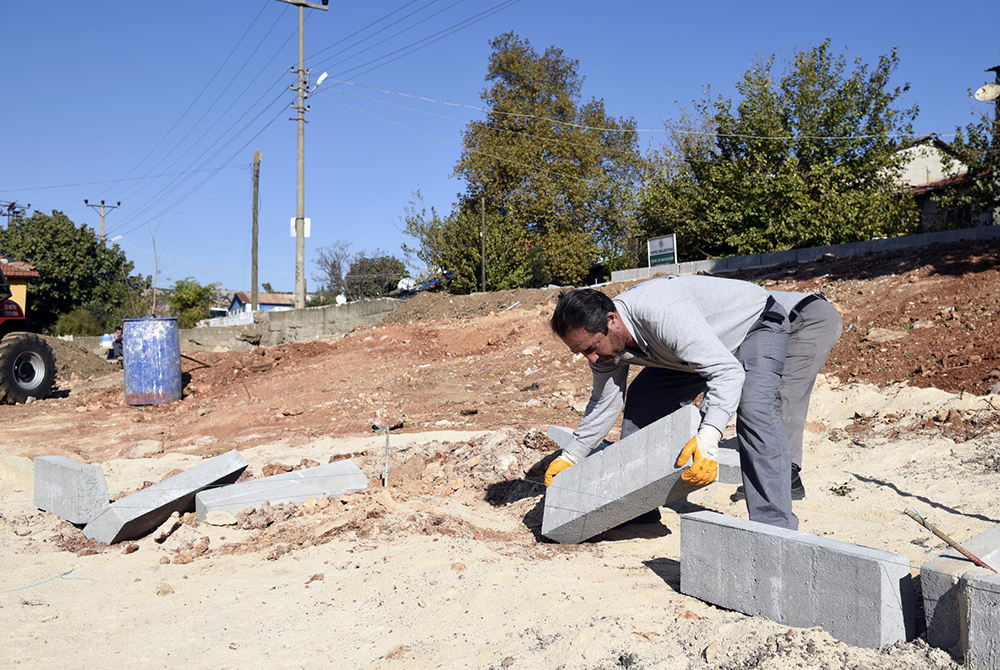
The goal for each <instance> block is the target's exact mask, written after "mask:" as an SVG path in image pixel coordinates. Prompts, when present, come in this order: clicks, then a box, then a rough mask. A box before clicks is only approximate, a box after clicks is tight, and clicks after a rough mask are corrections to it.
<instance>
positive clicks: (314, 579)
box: [306, 572, 326, 584]
mask: <svg viewBox="0 0 1000 670" xmlns="http://www.w3.org/2000/svg"><path fill="white" fill-rule="evenodd" d="M325 578H326V575H324V574H323V573H322V572H317V573H316V574H315V575H313V576H312V577H310V578H309V579H307V580H306V584H309V583H310V582H321V581H323V580H324V579H325Z"/></svg>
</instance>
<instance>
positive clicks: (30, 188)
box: [0, 165, 246, 202]
mask: <svg viewBox="0 0 1000 670" xmlns="http://www.w3.org/2000/svg"><path fill="white" fill-rule="evenodd" d="M216 169H221V170H233V169H246V166H245V165H230V166H228V167H222V168H205V169H204V170H189V171H188V172H166V173H164V174H154V175H151V176H147V177H119V178H118V179H104V180H101V181H79V182H76V183H75V184H53V185H52V186H27V187H25V188H5V189H0V193H10V192H14V191H43V190H46V189H54V188H70V187H73V186H93V185H94V184H112V183H114V184H117V183H119V182H123V181H135V180H138V179H159V178H160V177H173V176H176V175H184V174H191V173H193V172H207V171H208V170H216ZM73 202H76V200H73Z"/></svg>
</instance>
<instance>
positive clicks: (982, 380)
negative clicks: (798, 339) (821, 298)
mask: <svg viewBox="0 0 1000 670" xmlns="http://www.w3.org/2000/svg"><path fill="white" fill-rule="evenodd" d="M735 276H737V277H739V278H741V279H748V280H751V281H756V282H757V283H759V284H761V285H762V286H764V287H765V288H768V289H776V290H783V291H806V292H810V293H823V294H824V295H826V297H827V298H829V299H830V300H831V302H833V304H834V305H835V306H836V307H837V309H838V310H840V313H841V315H842V316H843V319H844V333H843V334H842V335H841V337H840V340H839V341H838V342H837V345H836V347H834V350H833V352H832V354H831V356H830V360H829V362H828V363H827V367H826V368H825V371H826V372H833V373H834V374H836V375H837V376H838V377H839V378H840V379H841V380H842V381H861V382H869V383H873V384H878V385H880V386H881V385H885V384H888V383H891V382H896V381H903V380H906V381H907V382H908V383H909V384H912V385H913V386H919V387H930V386H932V387H935V388H939V389H943V390H945V391H950V392H953V393H957V392H960V391H969V392H972V393H977V394H984V393H987V392H988V391H989V389H990V388H991V387H992V386H993V385H994V384H996V383H997V381H998V380H1000V338H998V337H996V332H997V329H998V328H1000V292H998V291H997V287H998V286H1000V241H996V240H989V241H977V242H960V243H956V244H947V245H938V246H934V247H927V248H925V249H915V250H909V251H906V252H899V253H883V254H870V255H867V256H862V257H858V258H847V259H841V258H835V257H829V258H824V259H821V260H819V261H817V262H815V263H804V264H801V265H791V266H784V267H781V268H770V269H767V270H757V271H751V272H744V273H741V274H739V275H735Z"/></svg>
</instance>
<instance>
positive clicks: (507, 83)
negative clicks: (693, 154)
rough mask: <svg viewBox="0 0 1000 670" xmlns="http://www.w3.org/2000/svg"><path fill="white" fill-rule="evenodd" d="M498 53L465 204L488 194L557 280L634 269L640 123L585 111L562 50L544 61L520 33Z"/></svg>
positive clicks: (470, 143) (593, 103) (471, 152)
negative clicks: (598, 266)
mask: <svg viewBox="0 0 1000 670" xmlns="http://www.w3.org/2000/svg"><path fill="white" fill-rule="evenodd" d="M491 46H492V49H493V52H492V55H491V57H490V60H489V64H488V66H487V73H486V80H487V82H489V87H488V88H487V89H486V90H484V92H483V94H482V100H483V102H484V103H485V106H486V108H487V110H488V111H487V114H486V118H485V119H484V120H482V121H473V122H471V123H469V125H468V126H467V127H466V130H465V132H464V136H463V151H462V155H461V157H460V158H459V161H458V163H457V164H456V166H455V174H457V175H459V176H461V177H463V178H464V179H465V181H466V183H467V191H466V193H465V196H464V198H463V199H462V201H461V202H462V203H464V202H466V201H477V200H478V199H479V197H480V196H481V195H485V196H486V200H487V202H488V203H491V204H492V206H493V207H494V208H496V209H497V210H498V211H499V213H500V216H501V217H502V218H503V219H504V220H505V221H506V222H509V223H510V224H511V225H516V226H519V227H521V228H523V229H524V231H525V234H526V235H527V236H528V238H529V242H528V245H527V246H528V247H537V248H539V249H541V250H542V252H543V253H544V259H545V265H546V270H547V272H548V273H549V274H550V275H551V277H552V279H554V280H557V281H561V282H566V283H572V282H578V281H579V280H580V279H582V278H583V277H584V276H585V275H586V274H587V272H588V271H589V269H590V265H591V264H592V262H593V261H595V260H598V259H600V260H603V261H604V262H605V263H606V264H607V265H609V266H611V267H617V266H618V265H624V264H628V263H629V262H631V260H630V259H626V258H625V257H623V255H622V249H623V247H622V245H621V244H620V242H621V241H622V240H623V239H627V238H629V237H634V235H635V229H636V228H637V224H636V206H635V203H636V195H637V193H638V190H639V186H640V177H641V174H642V169H641V168H642V159H641V156H640V153H639V149H638V138H637V135H636V132H635V123H634V121H633V120H632V119H615V118H613V117H611V116H609V115H608V114H607V112H606V111H605V109H604V103H603V101H601V100H597V99H591V100H589V101H586V102H583V101H582V87H583V77H581V76H580V75H579V73H578V63H577V61H575V60H573V59H570V58H567V57H566V56H565V55H564V53H563V52H562V50H561V49H558V48H556V47H554V46H553V47H549V48H548V49H546V50H545V52H544V53H543V54H539V53H538V52H536V51H535V50H534V49H533V48H532V46H531V45H530V43H529V42H528V41H527V40H524V39H521V38H519V37H518V36H517V35H515V34H513V33H506V34H504V35H500V36H499V37H497V38H495V39H494V40H493V41H492V43H491ZM464 206H465V205H464V204H460V209H459V211H461V207H464ZM547 236H565V237H568V238H569V239H570V240H571V242H570V243H568V244H564V243H556V241H555V239H552V238H551V237H549V239H546V237H547ZM536 253H538V252H536Z"/></svg>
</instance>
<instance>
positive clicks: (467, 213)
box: [403, 193, 531, 294]
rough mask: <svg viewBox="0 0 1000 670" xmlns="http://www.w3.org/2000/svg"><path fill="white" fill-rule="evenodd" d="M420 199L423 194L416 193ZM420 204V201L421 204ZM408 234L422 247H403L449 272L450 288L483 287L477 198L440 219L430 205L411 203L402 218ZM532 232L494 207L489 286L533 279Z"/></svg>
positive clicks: (489, 237)
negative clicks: (530, 263) (530, 242)
mask: <svg viewBox="0 0 1000 670" xmlns="http://www.w3.org/2000/svg"><path fill="white" fill-rule="evenodd" d="M416 197H417V200H418V201H419V199H420V194H419V193H417V194H416ZM421 204H422V203H421ZM403 222H404V232H406V233H407V234H409V235H411V236H412V237H414V238H416V239H418V240H420V241H421V243H422V246H421V247H420V248H419V249H414V248H409V247H406V246H405V245H404V251H409V252H410V254H411V255H413V256H416V257H418V258H419V259H420V260H422V261H423V262H424V263H425V264H426V265H428V266H429V267H433V268H438V269H440V270H441V272H442V273H444V272H447V273H450V274H451V279H449V280H448V290H449V291H451V292H452V293H459V294H463V293H472V292H474V291H478V290H480V289H481V288H482V265H481V263H482V248H483V246H482V244H483V243H482V230H483V219H482V213H481V211H480V206H479V203H478V202H473V201H469V200H464V201H463V202H462V203H461V204H460V205H459V206H457V207H456V209H455V211H453V212H452V213H451V214H450V215H449V216H448V217H446V218H444V219H442V218H441V217H439V216H438V214H437V212H435V211H434V209H433V208H431V211H430V212H429V213H428V211H427V210H426V208H424V207H422V206H420V207H419V209H418V205H417V202H411V203H410V205H409V206H408V207H407V210H406V215H405V216H404V217H403ZM527 245H528V236H527V233H526V231H525V229H524V227H522V226H519V225H517V224H516V223H513V222H511V221H510V220H509V219H506V218H504V217H503V216H501V215H500V213H499V212H497V211H496V210H495V209H494V208H492V207H489V208H487V213H486V290H487V291H501V290H504V289H510V288H518V287H520V286H525V285H527V284H528V283H529V281H530V278H531V270H530V265H529V262H528V246H527Z"/></svg>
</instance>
